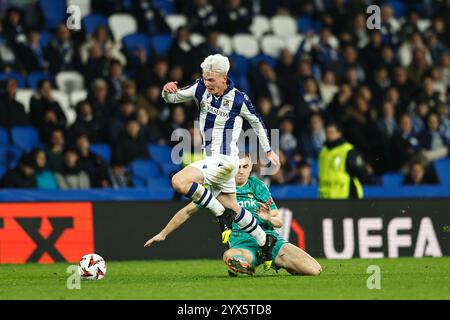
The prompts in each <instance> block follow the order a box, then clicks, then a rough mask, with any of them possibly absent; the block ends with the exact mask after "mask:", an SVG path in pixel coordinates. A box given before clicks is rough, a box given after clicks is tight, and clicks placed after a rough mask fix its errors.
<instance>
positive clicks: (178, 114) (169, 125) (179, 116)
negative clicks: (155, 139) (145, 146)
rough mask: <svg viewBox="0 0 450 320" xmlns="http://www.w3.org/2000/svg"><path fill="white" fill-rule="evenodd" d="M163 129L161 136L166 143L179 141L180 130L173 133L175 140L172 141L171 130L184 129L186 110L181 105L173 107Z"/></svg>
mask: <svg viewBox="0 0 450 320" xmlns="http://www.w3.org/2000/svg"><path fill="white" fill-rule="evenodd" d="M162 129H163V136H164V139H165V140H166V143H168V144H174V143H177V142H178V141H179V139H178V138H179V136H180V134H181V133H180V132H179V133H178V134H177V133H175V136H174V138H175V140H174V141H172V139H171V137H172V132H173V131H174V130H176V129H186V111H185V110H184V108H183V106H181V105H176V106H174V107H173V109H172V110H171V113H170V117H169V119H168V120H167V121H166V123H165V125H164V127H163V128H162Z"/></svg>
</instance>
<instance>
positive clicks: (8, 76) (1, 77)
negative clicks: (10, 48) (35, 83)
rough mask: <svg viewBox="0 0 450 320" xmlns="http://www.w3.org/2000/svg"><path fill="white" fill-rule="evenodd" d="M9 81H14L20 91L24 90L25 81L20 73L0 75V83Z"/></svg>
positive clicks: (3, 73)
mask: <svg viewBox="0 0 450 320" xmlns="http://www.w3.org/2000/svg"><path fill="white" fill-rule="evenodd" d="M9 79H16V80H17V83H18V86H19V88H20V89H23V88H25V79H24V77H22V75H21V74H20V73H16V72H2V73H0V81H7V80H9Z"/></svg>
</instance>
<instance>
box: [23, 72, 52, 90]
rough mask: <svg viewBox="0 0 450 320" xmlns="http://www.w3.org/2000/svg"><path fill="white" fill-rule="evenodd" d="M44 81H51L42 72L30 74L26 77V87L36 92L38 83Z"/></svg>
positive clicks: (49, 77) (48, 76)
mask: <svg viewBox="0 0 450 320" xmlns="http://www.w3.org/2000/svg"><path fill="white" fill-rule="evenodd" d="M43 79H46V80H50V81H52V77H51V75H50V74H48V73H44V72H30V73H29V74H28V77H27V82H28V87H29V88H30V89H33V90H36V89H37V87H38V83H39V81H41V80H43Z"/></svg>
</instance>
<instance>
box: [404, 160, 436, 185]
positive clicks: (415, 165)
mask: <svg viewBox="0 0 450 320" xmlns="http://www.w3.org/2000/svg"><path fill="white" fill-rule="evenodd" d="M430 184H439V181H438V177H437V175H436V173H435V172H427V170H426V168H425V165H424V164H423V162H421V161H414V162H412V163H411V165H410V169H409V172H408V174H407V176H406V177H405V179H404V180H403V185H405V186H407V185H415V186H418V185H430Z"/></svg>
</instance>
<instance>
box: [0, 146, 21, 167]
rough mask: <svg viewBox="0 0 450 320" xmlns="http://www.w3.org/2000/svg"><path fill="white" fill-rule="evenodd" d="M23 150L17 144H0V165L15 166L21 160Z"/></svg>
mask: <svg viewBox="0 0 450 320" xmlns="http://www.w3.org/2000/svg"><path fill="white" fill-rule="evenodd" d="M22 154H23V151H22V149H20V148H19V147H16V146H0V166H3V167H5V168H11V169H12V168H14V167H15V166H16V165H17V163H18V162H19V160H20V157H21V156H22Z"/></svg>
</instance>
